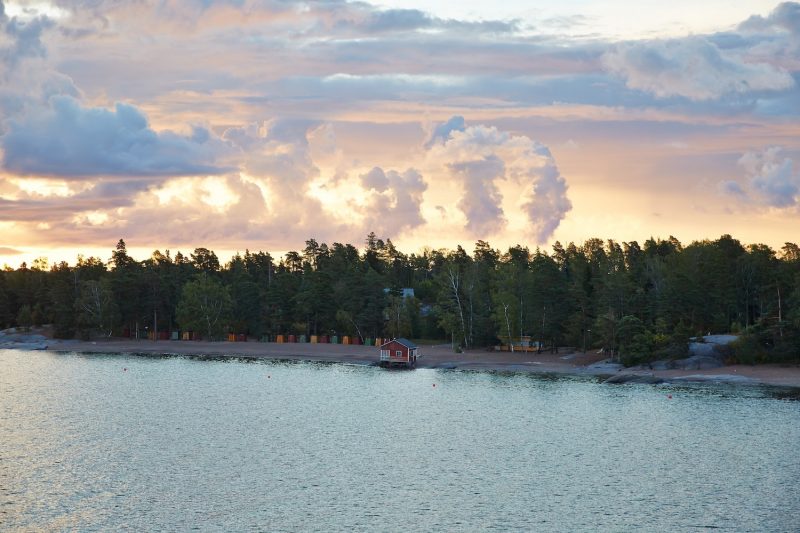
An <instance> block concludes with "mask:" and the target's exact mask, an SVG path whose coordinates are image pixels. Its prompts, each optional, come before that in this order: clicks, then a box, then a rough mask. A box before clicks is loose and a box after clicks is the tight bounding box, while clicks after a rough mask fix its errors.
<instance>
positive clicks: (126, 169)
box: [0, 96, 226, 177]
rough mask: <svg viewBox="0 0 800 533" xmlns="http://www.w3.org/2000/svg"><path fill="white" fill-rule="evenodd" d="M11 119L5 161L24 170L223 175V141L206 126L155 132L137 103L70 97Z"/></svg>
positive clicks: (60, 173)
mask: <svg viewBox="0 0 800 533" xmlns="http://www.w3.org/2000/svg"><path fill="white" fill-rule="evenodd" d="M49 104H50V105H49V106H47V107H44V108H38V109H31V110H28V111H27V112H26V113H25V114H24V115H23V116H22V117H17V118H14V119H11V120H10V121H9V123H8V131H7V133H6V134H5V135H4V136H3V137H2V140H1V141H0V142H2V147H3V165H4V167H5V168H6V170H8V171H11V172H15V173H18V174H22V175H30V174H36V175H43V176H63V177H85V176H186V175H197V174H219V173H222V172H224V171H225V170H226V169H225V168H224V167H221V166H217V165H216V164H215V160H216V158H217V156H219V155H222V152H223V151H224V146H223V145H222V144H221V143H218V142H215V141H212V140H211V139H210V136H209V135H207V134H206V133H204V132H202V131H196V132H195V134H194V135H193V136H192V137H185V136H181V135H178V134H175V133H172V132H169V131H166V132H161V133H157V132H155V131H154V130H152V129H151V128H150V127H149V126H148V123H147V118H146V117H145V116H144V114H143V113H142V112H141V111H140V110H139V109H138V108H136V107H134V106H131V105H128V104H122V103H118V104H116V106H115V107H114V110H113V111H112V110H107V109H104V108H96V107H84V106H82V105H81V104H80V102H79V101H78V100H76V99H75V98H73V97H71V96H55V97H53V98H51V99H50V101H49Z"/></svg>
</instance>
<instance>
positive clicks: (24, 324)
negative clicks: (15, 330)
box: [17, 305, 33, 331]
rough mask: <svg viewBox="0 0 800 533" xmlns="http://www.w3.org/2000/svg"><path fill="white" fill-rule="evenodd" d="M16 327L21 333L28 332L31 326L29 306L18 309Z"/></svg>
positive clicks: (31, 317)
mask: <svg viewBox="0 0 800 533" xmlns="http://www.w3.org/2000/svg"><path fill="white" fill-rule="evenodd" d="M17 325H18V326H19V327H20V328H21V329H22V331H30V329H31V326H32V325H33V314H32V312H31V306H29V305H23V306H22V307H21V308H20V309H19V313H17Z"/></svg>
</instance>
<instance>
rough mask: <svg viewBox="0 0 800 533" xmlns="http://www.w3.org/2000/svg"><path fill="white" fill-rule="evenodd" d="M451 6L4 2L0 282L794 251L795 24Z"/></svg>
mask: <svg viewBox="0 0 800 533" xmlns="http://www.w3.org/2000/svg"><path fill="white" fill-rule="evenodd" d="M464 4H465V3H464V2H456V1H455V0H452V1H451V0H447V1H443V2H433V3H432V2H423V1H421V0H420V1H401V0H396V1H384V2H379V3H374V4H373V3H368V2H346V1H340V0H323V1H318V2H292V1H288V0H265V1H252V0H229V1H220V2H215V1H212V0H204V1H201V0H194V1H189V0H187V1H170V0H166V1H164V0H159V1H150V0H144V1H141V2H120V1H117V0H107V1H104V0H91V1H86V0H74V1H70V0H56V1H50V2H47V1H36V2H17V1H14V2H8V1H6V2H3V1H2V0H0V266H2V265H3V264H8V265H10V266H12V267H16V266H17V265H18V264H19V263H20V262H21V261H28V262H30V261H31V260H32V259H33V258H36V257H39V256H47V257H48V258H49V259H50V261H51V262H53V261H58V260H67V261H69V262H70V263H74V261H75V258H76V256H77V254H78V253H82V254H84V255H97V256H99V257H101V258H102V259H108V257H109V255H110V250H111V249H112V248H113V247H114V245H115V243H116V242H117V240H118V239H120V238H124V239H125V241H126V242H127V243H128V246H129V249H130V250H131V251H132V253H133V255H134V256H135V257H137V258H140V259H144V258H145V257H146V256H148V255H149V253H150V252H151V251H153V250H154V249H160V250H164V249H170V250H172V251H173V252H175V251H177V250H182V251H184V252H188V251H191V250H192V249H194V248H195V247H198V246H204V247H207V248H210V249H213V250H215V251H217V253H218V254H219V255H220V257H221V258H222V259H223V260H224V259H227V257H226V256H230V254H231V253H233V252H235V251H237V250H238V251H244V250H245V249H246V248H249V249H250V250H265V251H270V252H273V253H281V252H284V251H287V250H296V249H302V248H303V247H304V242H305V240H307V239H309V238H315V239H316V240H317V241H319V242H327V243H332V242H337V241H338V242H349V243H353V244H356V245H358V246H361V245H362V244H363V241H364V237H365V235H366V234H367V233H368V232H370V231H374V232H375V233H376V234H377V235H378V236H379V237H383V238H387V237H388V238H391V239H392V241H393V242H394V243H395V244H396V246H397V247H398V248H400V249H401V250H404V251H406V252H416V251H419V250H420V248H421V247H423V246H430V247H434V248H438V247H448V248H453V247H455V246H456V245H457V244H462V245H463V246H464V247H465V248H466V249H468V250H471V249H472V244H473V243H474V242H475V241H476V240H477V239H483V240H487V241H489V243H490V244H492V245H493V246H494V247H497V248H501V249H504V248H507V247H508V246H510V245H514V244H517V243H519V244H523V245H527V246H529V247H530V248H534V247H536V246H541V247H543V248H545V249H548V250H549V248H550V246H551V245H552V243H554V242H555V241H556V240H559V241H561V242H562V243H566V242H569V241H575V242H582V241H584V240H585V239H587V238H590V237H601V238H613V239H616V240H618V241H630V240H638V241H640V242H641V241H644V240H646V239H647V238H649V237H651V236H655V237H663V238H666V237H668V236H670V235H674V236H675V237H677V238H678V239H680V240H681V241H683V242H684V243H688V242H691V241H692V240H696V239H703V238H712V239H713V238H717V237H719V235H721V234H724V233H730V234H732V235H733V236H734V237H736V238H738V239H740V240H742V241H743V242H745V243H756V242H763V243H766V244H769V245H771V246H773V247H775V248H780V246H781V245H782V244H783V243H784V242H786V241H792V242H797V241H798V240H800V216H799V215H800V211H799V210H798V209H799V207H798V206H799V204H798V202H800V168H799V167H800V3H796V2H784V3H779V2H772V1H760V0H747V1H744V0H740V1H737V0H729V1H725V2H723V1H717V0H709V1H708V2H696V1H688V0H674V1H672V2H656V1H649V0H648V1H645V0H643V1H641V2H635V3H631V2H624V1H622V0H613V1H604V2H599V1H589V0H561V1H559V2H555V1H543V2H536V3H532V2H524V1H521V0H516V1H508V2H470V3H469V7H467V8H465V7H463V5H464ZM532 4H535V7H531V5H532ZM632 4H635V5H632ZM431 5H433V6H434V7H430V6H431Z"/></svg>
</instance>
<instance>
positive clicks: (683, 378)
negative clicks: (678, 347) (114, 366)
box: [46, 339, 800, 388]
mask: <svg viewBox="0 0 800 533" xmlns="http://www.w3.org/2000/svg"><path fill="white" fill-rule="evenodd" d="M46 345H47V346H46V351H50V352H64V353H69V352H76V353H85V354H91V353H108V354H131V355H154V356H158V355H162V356H194V357H198V358H203V357H214V358H216V357H219V358H246V359H264V360H276V361H278V360H284V361H309V362H326V363H352V364H362V365H374V364H377V360H378V348H376V347H374V346H359V345H341V344H308V343H306V344H300V343H284V344H278V343H262V342H225V341H221V342H207V341H172V340H160V341H151V340H129V339H110V340H98V341H61V340H55V339H49V340H48V341H47V342H46ZM420 353H421V354H422V355H421V357H420V359H419V360H418V362H417V368H430V369H442V370H473V371H487V372H527V373H531V374H558V375H571V376H583V377H597V378H598V379H599V378H603V377H613V378H614V379H616V380H618V382H620V383H626V382H632V383H634V382H636V383H654V384H655V383H662V382H663V383H669V384H686V383H724V384H731V385H748V386H753V385H755V386H758V385H767V386H776V387H790V388H800V365H796V364H795V365H790V364H786V365H777V364H766V365H756V366H749V365H730V366H722V367H719V368H711V369H702V370H634V369H625V368H619V365H614V364H609V363H608V361H607V359H605V357H604V356H603V355H602V354H597V353H593V352H589V353H581V352H574V351H563V352H561V353H558V354H550V353H547V354H545V353H542V354H536V353H533V352H528V353H512V352H495V351H484V350H468V351H466V352H464V353H455V352H454V351H453V350H452V349H451V348H450V346H449V345H436V346H431V345H422V346H420Z"/></svg>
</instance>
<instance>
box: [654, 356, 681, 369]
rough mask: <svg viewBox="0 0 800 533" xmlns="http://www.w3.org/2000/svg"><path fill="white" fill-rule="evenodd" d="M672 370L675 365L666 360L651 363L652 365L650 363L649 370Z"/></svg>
mask: <svg viewBox="0 0 800 533" xmlns="http://www.w3.org/2000/svg"><path fill="white" fill-rule="evenodd" d="M673 368H675V363H674V362H673V361H669V360H667V359H662V360H661V361H653V362H652V363H650V369H651V370H671V369H673Z"/></svg>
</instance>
